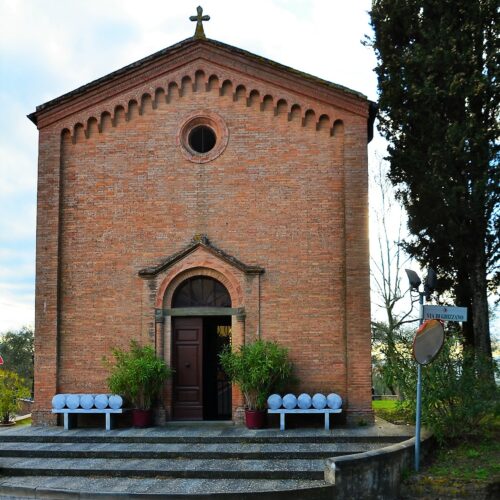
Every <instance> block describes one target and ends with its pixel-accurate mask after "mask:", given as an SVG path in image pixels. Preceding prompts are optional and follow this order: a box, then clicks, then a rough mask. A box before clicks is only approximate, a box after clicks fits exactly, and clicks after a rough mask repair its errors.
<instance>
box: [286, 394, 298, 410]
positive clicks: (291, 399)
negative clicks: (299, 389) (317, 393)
mask: <svg viewBox="0 0 500 500" xmlns="http://www.w3.org/2000/svg"><path fill="white" fill-rule="evenodd" d="M283 406H284V407H285V408H286V409H287V410H293V409H294V408H295V407H296V406H297V398H296V396H295V394H286V395H285V396H283Z"/></svg>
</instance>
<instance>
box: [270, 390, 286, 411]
mask: <svg viewBox="0 0 500 500" xmlns="http://www.w3.org/2000/svg"><path fill="white" fill-rule="evenodd" d="M282 403H283V400H282V399H281V396H280V395H279V394H271V395H270V396H269V397H268V398H267V406H268V407H269V409H270V410H277V409H278V408H280V407H281V404H282Z"/></svg>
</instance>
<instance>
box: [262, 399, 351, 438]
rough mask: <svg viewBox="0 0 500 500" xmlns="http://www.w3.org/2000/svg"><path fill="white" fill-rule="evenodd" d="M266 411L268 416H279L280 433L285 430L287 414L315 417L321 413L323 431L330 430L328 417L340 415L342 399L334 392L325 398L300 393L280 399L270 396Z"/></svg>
mask: <svg viewBox="0 0 500 500" xmlns="http://www.w3.org/2000/svg"><path fill="white" fill-rule="evenodd" d="M267 405H268V407H269V409H268V410H267V412H268V413H270V414H273V413H274V414H279V416H280V431H284V430H285V415H286V414H287V413H300V414H302V415H308V414H309V415H315V414H318V413H322V414H323V415H324V416H325V430H327V431H328V430H330V415H331V414H332V413H342V409H341V406H342V398H341V397H340V396H339V395H338V394H335V393H334V392H332V393H330V394H328V396H325V395H324V394H321V393H317V394H315V395H314V396H312V397H311V396H310V395H309V394H307V393H302V394H300V396H298V397H296V396H295V394H286V395H285V396H283V397H281V396H280V395H279V394H271V395H270V396H269V397H268V398H267Z"/></svg>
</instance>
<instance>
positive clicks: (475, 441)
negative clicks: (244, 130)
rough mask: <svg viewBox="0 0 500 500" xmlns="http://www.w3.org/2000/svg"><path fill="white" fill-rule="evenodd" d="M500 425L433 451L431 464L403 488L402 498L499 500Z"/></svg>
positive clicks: (412, 477)
mask: <svg viewBox="0 0 500 500" xmlns="http://www.w3.org/2000/svg"><path fill="white" fill-rule="evenodd" d="M499 494H500V425H487V426H484V432H483V433H482V435H480V436H478V437H474V438H473V437H464V438H463V439H462V440H460V441H458V440H457V441H455V442H451V443H448V444H447V445H446V446H442V447H441V448H439V449H438V450H436V452H435V455H434V456H433V458H432V461H431V463H429V464H427V465H425V466H424V467H422V469H421V472H420V473H419V474H413V475H412V476H410V477H409V478H408V479H407V480H406V481H405V483H404V484H403V491H402V498H406V499H414V498H442V499H444V498H462V499H465V498H476V499H482V498H499V496H498V495H499Z"/></svg>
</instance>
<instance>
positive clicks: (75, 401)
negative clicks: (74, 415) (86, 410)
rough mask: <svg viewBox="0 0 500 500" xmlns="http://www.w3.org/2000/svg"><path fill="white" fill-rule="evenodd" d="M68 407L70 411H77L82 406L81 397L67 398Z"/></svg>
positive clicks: (74, 395) (71, 396)
mask: <svg viewBox="0 0 500 500" xmlns="http://www.w3.org/2000/svg"><path fill="white" fill-rule="evenodd" d="M66 406H67V407H68V408H69V409H70V410H76V409H77V408H78V407H79V406H80V396H79V395H78V394H68V395H67V396H66Z"/></svg>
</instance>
